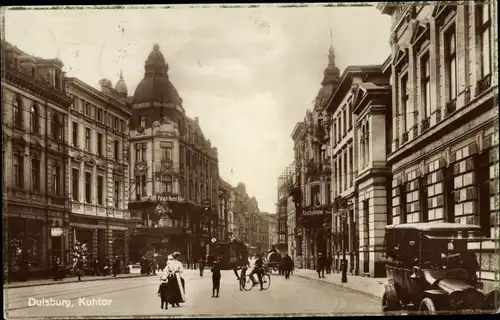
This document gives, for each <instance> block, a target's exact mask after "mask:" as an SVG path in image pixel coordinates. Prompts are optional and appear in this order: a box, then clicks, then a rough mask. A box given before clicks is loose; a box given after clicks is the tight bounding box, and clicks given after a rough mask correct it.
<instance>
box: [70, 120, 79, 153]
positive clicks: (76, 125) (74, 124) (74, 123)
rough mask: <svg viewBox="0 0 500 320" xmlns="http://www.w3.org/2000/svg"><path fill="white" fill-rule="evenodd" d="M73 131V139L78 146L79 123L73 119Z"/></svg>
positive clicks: (74, 145)
mask: <svg viewBox="0 0 500 320" xmlns="http://www.w3.org/2000/svg"><path fill="white" fill-rule="evenodd" d="M71 131H72V134H71V136H72V140H73V147H75V148H77V147H78V123H76V122H75V121H73V125H72V126H71Z"/></svg>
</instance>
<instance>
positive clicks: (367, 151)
mask: <svg viewBox="0 0 500 320" xmlns="http://www.w3.org/2000/svg"><path fill="white" fill-rule="evenodd" d="M365 129H366V131H365V154H366V165H369V164H370V158H371V157H370V123H369V122H368V121H367V122H366V127H365Z"/></svg>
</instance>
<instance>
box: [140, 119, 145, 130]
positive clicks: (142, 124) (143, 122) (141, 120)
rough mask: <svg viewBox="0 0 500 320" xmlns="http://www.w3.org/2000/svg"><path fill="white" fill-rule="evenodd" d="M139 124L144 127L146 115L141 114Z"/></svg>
mask: <svg viewBox="0 0 500 320" xmlns="http://www.w3.org/2000/svg"><path fill="white" fill-rule="evenodd" d="M140 126H141V127H142V128H145V127H146V117H145V116H142V117H141V119H140Z"/></svg>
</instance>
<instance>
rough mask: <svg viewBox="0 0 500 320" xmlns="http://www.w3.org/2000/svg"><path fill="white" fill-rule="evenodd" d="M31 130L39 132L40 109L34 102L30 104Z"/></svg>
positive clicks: (35, 132)
mask: <svg viewBox="0 0 500 320" xmlns="http://www.w3.org/2000/svg"><path fill="white" fill-rule="evenodd" d="M31 132H33V133H34V134H39V133H40V109H39V108H38V105H37V104H36V103H34V104H33V105H32V106H31Z"/></svg>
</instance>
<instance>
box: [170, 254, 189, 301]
mask: <svg viewBox="0 0 500 320" xmlns="http://www.w3.org/2000/svg"><path fill="white" fill-rule="evenodd" d="M180 256H181V254H180V253H179V252H174V253H173V254H172V257H173V258H174V260H173V264H172V266H173V267H174V268H175V269H176V271H177V274H178V276H179V279H180V282H181V284H182V298H183V299H185V294H186V282H185V281H184V277H183V274H184V267H183V266H182V262H180V261H179V258H180Z"/></svg>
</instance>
